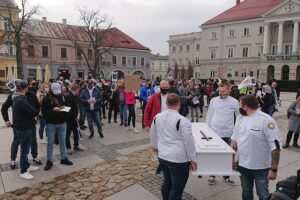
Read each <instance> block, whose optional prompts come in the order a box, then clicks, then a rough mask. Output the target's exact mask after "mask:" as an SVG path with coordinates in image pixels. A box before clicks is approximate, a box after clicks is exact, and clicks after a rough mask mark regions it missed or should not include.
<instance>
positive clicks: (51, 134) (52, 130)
mask: <svg viewBox="0 0 300 200" xmlns="http://www.w3.org/2000/svg"><path fill="white" fill-rule="evenodd" d="M66 131H67V125H66V123H63V124H46V132H47V135H48V143H47V159H48V160H49V161H52V160H53V144H54V140H55V134H57V136H58V141H59V151H60V159H61V160H64V159H65V158H66V156H67V153H66V152H67V149H66Z"/></svg>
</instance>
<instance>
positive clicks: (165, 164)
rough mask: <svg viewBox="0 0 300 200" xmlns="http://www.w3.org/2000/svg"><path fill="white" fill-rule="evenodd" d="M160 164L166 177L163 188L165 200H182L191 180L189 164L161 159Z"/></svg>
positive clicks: (162, 192)
mask: <svg viewBox="0 0 300 200" xmlns="http://www.w3.org/2000/svg"><path fill="white" fill-rule="evenodd" d="M159 164H160V167H161V170H162V172H163V175H164V181H163V184H162V186H161V194H162V197H163V200H181V199H182V194H183V191H184V188H185V185H186V183H187V180H188V178H189V169H190V164H189V162H186V163H172V162H169V161H166V160H163V159H160V158H159Z"/></svg>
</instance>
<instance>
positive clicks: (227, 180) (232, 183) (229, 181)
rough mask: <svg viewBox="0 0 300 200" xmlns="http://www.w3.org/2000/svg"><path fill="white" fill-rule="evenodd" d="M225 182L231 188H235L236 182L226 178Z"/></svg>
mask: <svg viewBox="0 0 300 200" xmlns="http://www.w3.org/2000/svg"><path fill="white" fill-rule="evenodd" d="M224 181H225V182H226V183H227V184H229V185H231V186H235V182H234V181H233V180H231V179H230V178H226V179H224Z"/></svg>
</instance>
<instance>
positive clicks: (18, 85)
mask: <svg viewBox="0 0 300 200" xmlns="http://www.w3.org/2000/svg"><path fill="white" fill-rule="evenodd" d="M15 85H16V88H17V89H25V88H27V87H28V82H27V81H25V80H16V81H15Z"/></svg>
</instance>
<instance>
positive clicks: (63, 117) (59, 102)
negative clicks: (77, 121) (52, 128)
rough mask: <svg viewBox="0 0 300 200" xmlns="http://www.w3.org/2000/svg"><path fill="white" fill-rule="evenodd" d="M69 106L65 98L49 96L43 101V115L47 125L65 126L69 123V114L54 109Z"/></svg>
mask: <svg viewBox="0 0 300 200" xmlns="http://www.w3.org/2000/svg"><path fill="white" fill-rule="evenodd" d="M62 106H69V105H68V102H67V100H66V98H65V97H64V96H60V97H54V96H53V97H50V95H49V94H48V95H47V96H45V97H44V99H43V101H42V114H43V117H44V119H45V121H46V123H47V124H63V123H65V122H67V119H68V117H69V113H67V112H55V111H53V108H54V107H62Z"/></svg>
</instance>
